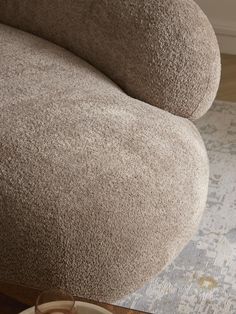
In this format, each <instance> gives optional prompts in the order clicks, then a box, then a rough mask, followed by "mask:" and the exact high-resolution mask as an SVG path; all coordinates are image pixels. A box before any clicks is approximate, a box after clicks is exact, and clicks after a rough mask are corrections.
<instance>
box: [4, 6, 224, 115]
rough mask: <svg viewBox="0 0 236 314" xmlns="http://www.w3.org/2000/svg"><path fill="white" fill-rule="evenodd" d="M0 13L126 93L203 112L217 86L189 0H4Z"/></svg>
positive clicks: (198, 15) (197, 12)
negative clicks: (83, 62)
mask: <svg viewBox="0 0 236 314" xmlns="http://www.w3.org/2000/svg"><path fill="white" fill-rule="evenodd" d="M0 21H2V22H3V23H6V24H9V25H12V26H15V27H19V28H21V29H23V30H25V31H29V32H32V33H34V34H36V35H39V36H41V37H43V38H46V39H48V40H50V41H53V42H55V43H57V44H59V45H61V46H63V47H65V48H67V49H69V50H71V51H72V52H74V53H76V54H77V55H79V56H80V57H82V58H84V59H85V60H87V61H88V62H90V63H91V64H92V65H94V66H96V67H97V68H98V69H99V70H101V71H102V72H104V73H105V74H106V75H108V76H109V77H110V78H111V79H112V80H113V81H114V82H116V83H117V84H118V85H120V86H121V87H122V89H123V90H124V91H125V92H127V94H128V95H130V96H132V97H134V98H137V99H139V100H142V101H145V102H147V103H149V104H151V105H154V106H157V107H159V108H162V109H164V110H167V111H170V112H172V113H174V114H176V115H179V116H183V117H186V118H191V119H192V120H194V119H196V118H199V117H200V116H202V115H203V114H204V113H205V112H206V111H207V110H208V109H209V107H210V106H211V104H212V102H213V100H214V97H215V95H216V91H217V89H218V85H219V77H220V75H219V74H220V53H219V48H218V44H217V40H216V36H215V34H214V31H213V29H212V26H211V25H210V23H209V21H208V19H207V17H206V16H205V14H204V13H203V12H202V10H201V9H200V8H199V7H198V5H197V4H196V3H195V2H194V1H192V0H99V1H97V0H66V1H65V0H50V1H49V0H4V1H1V2H0Z"/></svg>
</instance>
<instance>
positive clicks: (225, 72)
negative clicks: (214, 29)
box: [216, 54, 236, 102]
mask: <svg viewBox="0 0 236 314" xmlns="http://www.w3.org/2000/svg"><path fill="white" fill-rule="evenodd" d="M221 63H222V73H221V82H220V88H219V91H218V94H217V97H216V98H217V99H219V100H226V101H232V102H236V56H233V55H226V54H222V55H221Z"/></svg>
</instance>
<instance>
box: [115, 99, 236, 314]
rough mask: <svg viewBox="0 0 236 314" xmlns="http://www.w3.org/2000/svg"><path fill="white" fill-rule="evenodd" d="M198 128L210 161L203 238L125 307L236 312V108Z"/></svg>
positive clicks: (227, 107) (216, 111)
mask: <svg viewBox="0 0 236 314" xmlns="http://www.w3.org/2000/svg"><path fill="white" fill-rule="evenodd" d="M196 125H197V127H198V129H199V130H200V133H201V134H202V137H203V139H204V141H205V144H206V147H207V150H208V155H209V160H210V186H209V194H208V202H207V207H206V210H205V213H204V215H203V219H202V222H201V224H200V227H199V231H198V234H196V236H195V237H194V238H193V239H192V241H191V242H190V243H189V244H188V245H187V246H186V247H185V249H184V250H183V251H182V253H181V254H180V255H179V256H178V257H177V258H176V259H175V261H174V262H173V263H172V264H171V265H170V266H169V267H168V268H167V269H166V270H165V271H163V272H162V273H161V274H160V275H159V276H157V277H156V278H154V279H153V280H152V281H151V282H149V283H148V284H146V286H144V287H143V288H142V289H140V290H138V291H136V292H135V293H133V294H132V295H129V296H127V297H126V298H124V299H123V300H121V301H119V302H118V304H119V305H122V306H125V307H128V308H134V309H137V310H142V311H147V312H151V313H158V314H190V313H194V314H195V313H199V314H200V313H201V314H235V313H236V104H233V103H226V102H215V104H214V105H213V106H212V109H211V110H210V111H209V112H208V113H207V114H206V115H205V116H204V117H203V118H201V119H200V120H198V121H197V122H196ZM157 254H158V252H157Z"/></svg>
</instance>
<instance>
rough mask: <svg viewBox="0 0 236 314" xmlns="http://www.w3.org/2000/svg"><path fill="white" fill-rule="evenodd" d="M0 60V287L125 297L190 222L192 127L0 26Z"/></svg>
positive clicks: (197, 207)
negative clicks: (58, 289) (11, 285)
mask: <svg viewBox="0 0 236 314" xmlns="http://www.w3.org/2000/svg"><path fill="white" fill-rule="evenodd" d="M0 56H1V57H0V112H1V114H0V251H1V253H0V281H2V282H4V281H5V282H10V283H15V284H22V285H26V286H28V287H38V288H41V289H45V288H47V287H50V286H60V287H62V288H67V289H69V290H70V291H71V292H72V293H74V294H76V295H80V296H84V297H89V298H93V299H99V300H103V301H111V300H114V299H118V298H119V297H121V296H123V295H125V294H127V293H129V292H131V291H134V290H135V289H136V288H138V287H140V286H141V285H142V284H143V283H144V282H145V281H146V280H148V279H150V278H151V277H152V276H153V275H155V274H157V273H158V272H160V271H161V270H162V269H163V267H164V266H165V265H166V264H168V263H169V262H170V261H171V260H172V259H173V258H174V257H175V256H176V254H178V253H179V252H180V250H181V249H182V248H183V246H184V245H185V244H186V243H187V241H188V240H189V239H190V238H191V236H192V235H193V233H194V231H195V229H196V226H197V225H198V222H199V220H200V217H201V214H202V211H203V209H204V206H205V201H206V194H207V185H208V160H207V155H206V151H205V148H204V145H203V142H202V139H201V137H200V135H199V133H198V131H197V130H196V128H195V126H194V125H193V124H192V122H190V121H189V120H187V119H184V118H181V117H177V116H175V115H172V114H170V113H168V112H165V111H163V110H161V109H158V108H156V107H154V106H151V105H149V104H147V103H144V102H142V101H139V100H135V99H133V98H131V97H129V96H127V95H126V94H125V93H124V92H123V91H122V90H121V89H120V88H119V87H118V86H117V85H116V84H115V83H113V82H112V81H110V80H109V79H108V78H107V77H105V76H104V75H103V74H101V73H100V72H98V71H97V70H95V69H94V68H93V67H92V66H91V65H89V64H87V63H86V62H85V61H83V60H82V59H80V58H79V57H77V56H75V55H73V54H72V53H70V52H69V51H66V50H64V49H63V48H60V47H58V46H56V45H54V44H52V43H49V42H47V41H45V40H43V39H40V38H38V37H35V36H33V35H31V34H27V33H24V32H22V31H20V30H16V29H14V28H11V27H9V26H6V25H1V24H0Z"/></svg>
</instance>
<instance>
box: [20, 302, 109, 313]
mask: <svg viewBox="0 0 236 314" xmlns="http://www.w3.org/2000/svg"><path fill="white" fill-rule="evenodd" d="M53 303H54V302H53ZM55 303H58V305H59V304H60V301H59V302H55ZM75 307H76V309H77V311H76V313H77V312H78V314H112V313H111V312H109V311H107V310H105V309H104V308H103V307H100V306H98V305H95V304H91V303H86V302H78V301H76V302H75ZM19 314H35V308H34V306H33V307H31V308H29V309H27V310H25V311H23V312H20V313H19Z"/></svg>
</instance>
